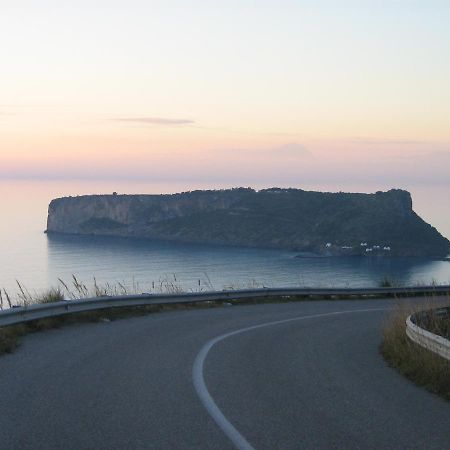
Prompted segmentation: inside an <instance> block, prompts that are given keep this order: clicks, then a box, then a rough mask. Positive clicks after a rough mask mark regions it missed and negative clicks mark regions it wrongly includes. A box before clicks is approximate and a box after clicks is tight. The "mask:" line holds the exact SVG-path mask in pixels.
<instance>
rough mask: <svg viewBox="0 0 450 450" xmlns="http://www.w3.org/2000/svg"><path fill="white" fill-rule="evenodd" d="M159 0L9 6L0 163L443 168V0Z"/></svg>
mask: <svg viewBox="0 0 450 450" xmlns="http://www.w3.org/2000/svg"><path fill="white" fill-rule="evenodd" d="M97 3H98V4H97ZM151 3H152V5H151V7H150V5H149V2H145V1H139V0H136V1H133V2H131V4H130V5H128V4H127V5H126V6H124V5H123V4H122V2H114V1H113V2H102V1H99V2H96V5H95V6H93V5H92V2H88V1H85V0H80V2H77V7H68V6H62V5H61V4H60V3H59V2H53V1H50V0H49V1H44V2H43V3H42V4H40V5H39V7H38V6H36V4H35V3H34V2H31V1H26V0H17V1H16V2H14V4H13V5H10V6H7V7H5V8H4V10H3V11H2V15H1V17H0V39H1V40H2V42H3V43H4V45H3V46H2V49H1V54H0V57H1V64H2V82H1V83H0V178H3V179H12V178H19V179H24V178H25V179H89V180H97V179H104V180H111V179H118V178H120V179H123V180H127V179H128V180H136V179H140V180H148V181H151V180H156V181H161V182H169V183H170V182H178V181H183V182H185V183H186V184H187V185H189V183H191V184H195V183H199V182H200V183H201V182H206V183H213V182H216V183H217V184H218V185H219V184H223V183H225V184H229V185H251V184H257V185H261V184H267V185H296V186H301V185H302V183H304V182H312V181H317V182H322V183H324V184H326V183H330V182H336V184H339V183H340V184H342V185H343V186H344V185H346V184H347V185H348V184H350V183H356V182H363V181H366V182H368V183H377V182H378V183H379V184H380V185H383V186H384V185H392V186H398V187H402V186H405V185H408V184H411V183H420V184H445V183H448V182H449V178H450V177H449V176H448V173H447V172H448V169H449V168H450V84H449V82H448V80H449V79H450V59H449V58H447V57H446V55H448V54H450V31H449V27H448V23H450V5H449V4H448V3H446V2H440V1H437V0H436V1H430V2H427V5H426V6H425V5H423V4H420V2H410V3H409V4H408V6H406V4H404V3H403V6H402V2H389V1H384V0H383V1H380V2H377V6H374V2H365V1H360V2H353V1H347V2H343V3H342V4H339V7H337V5H336V3H334V6H333V3H332V2H327V1H322V0H318V1H316V2H301V3H302V5H300V4H294V3H292V2H288V1H286V2H284V1H281V2H270V1H267V2H266V1H263V2H262V4H261V5H259V6H258V7H255V6H251V5H250V4H246V3H245V2H244V3H240V2H239V3H236V2H230V3H229V5H228V6H227V7H225V6H221V7H219V6H212V5H210V6H206V5H205V4H204V3H202V2H195V1H194V2H190V5H189V8H187V7H186V4H185V3H183V2H181V1H175V2H173V4H171V6H170V7H169V6H167V4H166V2H154V3H153V2H151ZM299 3H300V2H299ZM105 6H107V7H105ZM230 24H232V25H233V26H232V27H231V26H230Z"/></svg>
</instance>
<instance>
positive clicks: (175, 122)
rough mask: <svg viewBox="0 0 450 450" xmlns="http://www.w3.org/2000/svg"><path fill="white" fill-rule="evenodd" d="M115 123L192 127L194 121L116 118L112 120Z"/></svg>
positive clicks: (163, 118) (162, 118)
mask: <svg viewBox="0 0 450 450" xmlns="http://www.w3.org/2000/svg"><path fill="white" fill-rule="evenodd" d="M112 120H114V121H115V122H129V123H140V124H144V125H162V126H177V125H192V124H193V123H195V121H194V120H190V119H168V118H166V117H118V118H115V119H112Z"/></svg>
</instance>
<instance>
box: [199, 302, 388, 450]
mask: <svg viewBox="0 0 450 450" xmlns="http://www.w3.org/2000/svg"><path fill="white" fill-rule="evenodd" d="M388 309H390V308H370V309H354V310H347V311H335V312H331V313H323V314H313V315H310V316H300V317H292V318H290V319H283V320H275V321H273V322H266V323H262V324H259V325H252V326H250V327H245V328H240V329H238V330H235V331H231V332H229V333H225V334H222V335H220V336H217V337H215V338H214V339H211V340H210V341H208V342H207V343H206V344H205V345H204V346H203V347H202V349H201V350H200V352H199V353H198V355H197V356H196V358H195V361H194V366H193V369H192V380H193V383H194V387H195V390H196V391H197V395H198V396H199V398H200V400H201V402H202V403H203V406H204V407H205V408H206V410H207V411H208V413H209V415H210V416H211V417H212V418H213V420H214V421H215V422H216V424H217V425H218V426H219V428H220V429H221V430H222V431H223V432H224V433H225V435H226V436H227V437H228V438H229V439H230V440H231V442H233V444H234V445H235V447H236V448H237V449H239V450H254V447H252V445H251V444H250V443H249V442H248V441H247V439H245V437H244V436H242V434H241V433H240V432H239V431H238V430H237V429H236V428H235V427H234V426H233V424H232V423H231V422H230V421H229V420H228V419H227V418H226V417H225V415H224V414H223V413H222V411H221V410H220V408H219V407H218V406H217V405H216V403H215V402H214V399H213V398H212V397H211V394H210V393H209V391H208V388H207V387H206V383H205V377H204V375H203V367H204V363H205V360H206V357H207V356H208V353H209V351H210V350H211V349H212V348H213V347H214V346H215V345H216V344H217V343H218V342H220V341H223V340H224V339H227V338H229V337H231V336H236V335H237V334H241V333H245V332H247V331H252V330H257V329H258V328H263V327H269V326H273V325H280V324H284V323H289V322H294V321H297V320H306V319H315V318H318V317H327V316H337V315H341V314H353V313H363V312H372V311H386V310H388Z"/></svg>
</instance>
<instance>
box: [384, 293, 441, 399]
mask: <svg viewBox="0 0 450 450" xmlns="http://www.w3.org/2000/svg"><path fill="white" fill-rule="evenodd" d="M449 305H450V298H447V299H446V300H445V301H442V300H436V299H431V300H430V301H429V302H427V303H424V304H421V305H420V306H415V307H412V306H411V305H407V304H402V303H398V304H397V307H396V308H395V309H394V310H393V312H392V313H391V315H390V316H389V317H388V319H387V320H386V322H385V324H384V326H383V341H382V343H381V345H380V352H381V354H382V355H383V357H384V358H385V360H386V361H387V363H388V364H389V365H390V366H391V367H394V368H396V369H397V370H398V371H399V372H400V373H402V374H403V375H404V376H406V377H407V378H409V379H410V380H411V381H413V382H414V383H416V384H418V385H420V386H423V387H425V388H426V389H428V390H429V391H431V392H433V393H435V394H438V395H440V396H442V397H443V398H445V399H446V400H448V401H450V361H448V360H446V359H445V358H442V357H441V356H439V355H437V354H435V353H433V352H431V351H429V350H427V349H425V348H423V347H421V346H419V345H417V344H416V343H414V342H412V341H411V340H410V339H409V338H408V336H407V335H406V331H405V330H406V318H407V317H408V316H409V315H410V314H414V313H416V312H418V311H425V310H431V309H435V308H439V307H442V306H449ZM427 322H428V324H427V327H426V328H427V329H428V330H429V331H431V332H433V333H435V334H438V335H441V336H443V337H446V338H447V339H448V338H449V334H448V333H449V329H450V323H449V318H448V317H447V318H445V319H443V318H441V317H438V316H436V315H435V314H433V313H430V314H429V315H428V320H427Z"/></svg>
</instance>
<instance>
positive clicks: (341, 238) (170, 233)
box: [47, 188, 450, 257]
mask: <svg viewBox="0 0 450 450" xmlns="http://www.w3.org/2000/svg"><path fill="white" fill-rule="evenodd" d="M47 232H49V233H71V234H85V235H107V236H125V237H139V238H152V239H166V240H173V241H183V242H201V243H211V244H222V245H237V246H247V247H269V248H285V249H290V250H295V251H299V252H302V253H305V254H316V255H329V256H333V255H360V254H364V255H370V256H373V255H393V256H432V257H442V256H446V255H447V254H448V253H450V242H449V241H448V240H447V239H446V238H444V237H443V236H442V235H441V234H439V232H438V231H437V230H436V229H435V228H434V227H432V226H431V225H429V224H427V223H426V222H424V221H423V220H422V219H421V218H420V217H419V216H418V215H417V214H416V213H415V212H414V211H413V209H412V200H411V195H410V194H409V192H406V191H403V190H400V189H392V190H390V191H387V192H377V193H375V194H359V193H342V192H339V193H329V192H311V191H303V190H301V189H280V188H271V189H264V190H260V191H255V190H253V189H250V188H235V189H228V190H220V191H192V192H184V193H181V194H172V195H117V194H113V195H87V196H79V197H65V198H59V199H55V200H52V202H51V203H50V206H49V210H48V222H47Z"/></svg>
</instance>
